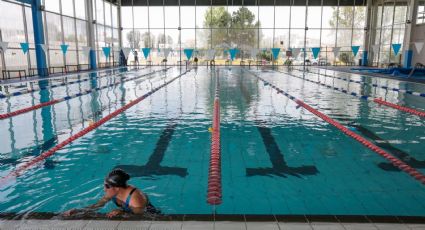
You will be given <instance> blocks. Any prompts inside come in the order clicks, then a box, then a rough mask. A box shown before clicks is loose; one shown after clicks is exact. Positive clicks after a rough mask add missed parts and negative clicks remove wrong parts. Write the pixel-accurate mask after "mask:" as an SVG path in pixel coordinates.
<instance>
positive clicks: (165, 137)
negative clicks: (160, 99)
mask: <svg viewBox="0 0 425 230" xmlns="http://www.w3.org/2000/svg"><path fill="white" fill-rule="evenodd" d="M176 126H177V122H175V121H172V122H171V123H170V124H168V125H167V127H166V128H165V129H164V131H162V134H161V136H160V137H159V140H158V142H157V143H156V147H155V150H154V151H153V153H152V155H151V156H150V157H149V160H148V163H146V164H145V165H117V166H115V168H120V169H123V170H124V171H126V172H127V173H129V174H130V176H131V177H150V178H152V177H153V176H154V175H155V176H163V175H176V176H180V177H186V176H187V175H188V174H187V168H179V167H167V166H161V162H162V160H163V159H164V155H165V152H166V150H167V148H168V145H169V144H170V141H171V139H172V137H173V133H174V131H175V129H176Z"/></svg>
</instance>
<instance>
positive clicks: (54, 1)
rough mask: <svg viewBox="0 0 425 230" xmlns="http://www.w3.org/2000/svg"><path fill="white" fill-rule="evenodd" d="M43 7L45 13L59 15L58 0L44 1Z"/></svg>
mask: <svg viewBox="0 0 425 230" xmlns="http://www.w3.org/2000/svg"><path fill="white" fill-rule="evenodd" d="M44 6H45V9H46V10H47V11H51V12H55V13H59V11H60V1H59V0H44Z"/></svg>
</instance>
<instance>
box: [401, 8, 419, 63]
mask: <svg viewBox="0 0 425 230" xmlns="http://www.w3.org/2000/svg"><path fill="white" fill-rule="evenodd" d="M409 6H410V8H409V12H407V15H408V16H407V20H410V23H406V30H405V31H404V42H403V50H404V51H403V67H405V68H410V67H411V66H412V59H413V47H412V39H413V38H414V33H415V29H414V28H415V27H416V18H417V15H418V0H409Z"/></svg>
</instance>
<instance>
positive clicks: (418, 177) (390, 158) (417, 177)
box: [247, 71, 425, 185]
mask: <svg viewBox="0 0 425 230" xmlns="http://www.w3.org/2000/svg"><path fill="white" fill-rule="evenodd" d="M247 72H248V73H250V74H252V75H253V76H255V77H256V78H258V79H259V80H261V81H262V82H264V83H265V84H266V85H270V87H272V88H273V89H275V90H277V92H278V93H281V94H283V95H285V96H286V97H288V98H289V99H291V100H292V101H294V102H296V103H297V104H298V105H299V106H301V107H303V108H304V109H306V110H308V111H310V112H311V113H313V114H314V115H316V116H318V117H319V118H321V119H322V120H324V121H326V122H327V123H329V124H331V125H333V126H334V127H336V128H337V129H339V130H340V131H342V132H343V133H344V134H346V135H348V136H349V137H351V138H353V139H355V140H356V141H358V142H360V143H361V144H362V145H364V146H366V147H367V148H368V149H370V150H372V151H373V152H375V153H377V154H379V155H380V156H382V157H384V158H385V159H386V160H388V161H389V162H390V163H391V164H392V165H394V166H395V167H397V168H399V169H400V170H402V171H404V172H406V173H407V174H409V175H410V176H412V177H413V178H414V179H415V180H418V181H419V182H421V183H422V184H424V185H425V175H423V174H422V173H421V172H419V171H418V170H416V169H414V168H413V167H411V166H409V165H407V164H406V163H405V162H403V161H401V160H400V159H398V158H396V157H394V156H393V155H391V154H390V153H387V152H386V151H385V150H383V149H381V148H379V147H378V146H376V145H374V144H373V143H372V142H370V141H368V140H366V139H365V138H363V137H362V136H360V135H358V134H357V133H355V132H353V131H351V130H349V129H348V128H346V127H345V126H343V125H342V124H340V123H339V122H337V121H336V120H334V119H332V118H330V117H328V116H327V115H325V114H323V113H321V112H320V111H318V110H316V109H314V108H313V107H311V106H309V105H307V104H306V103H304V102H303V101H301V100H299V99H297V98H296V97H294V96H292V95H290V94H289V93H287V92H285V91H283V90H282V89H280V88H278V87H276V86H275V85H273V84H271V83H270V82H268V81H266V80H265V79H263V78H262V77H260V76H258V75H256V74H254V73H252V72H250V71H247Z"/></svg>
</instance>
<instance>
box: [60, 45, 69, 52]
mask: <svg viewBox="0 0 425 230" xmlns="http://www.w3.org/2000/svg"><path fill="white" fill-rule="evenodd" d="M61 49H62V53H63V54H66V51H68V45H65V44H62V45H61Z"/></svg>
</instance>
